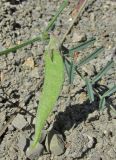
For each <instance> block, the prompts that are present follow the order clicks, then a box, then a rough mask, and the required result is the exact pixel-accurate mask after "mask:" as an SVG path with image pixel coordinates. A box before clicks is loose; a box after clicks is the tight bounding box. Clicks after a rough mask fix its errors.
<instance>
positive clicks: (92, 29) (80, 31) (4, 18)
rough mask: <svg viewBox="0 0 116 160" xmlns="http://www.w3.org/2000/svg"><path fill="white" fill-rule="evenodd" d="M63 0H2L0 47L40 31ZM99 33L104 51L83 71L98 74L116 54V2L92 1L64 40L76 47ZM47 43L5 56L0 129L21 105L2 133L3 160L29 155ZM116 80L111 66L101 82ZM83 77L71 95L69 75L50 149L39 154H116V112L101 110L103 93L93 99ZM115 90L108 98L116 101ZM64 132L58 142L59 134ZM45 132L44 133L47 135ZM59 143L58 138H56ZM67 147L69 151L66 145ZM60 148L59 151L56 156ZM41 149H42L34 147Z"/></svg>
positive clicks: (65, 21) (55, 159) (67, 13)
mask: <svg viewBox="0 0 116 160" xmlns="http://www.w3.org/2000/svg"><path fill="white" fill-rule="evenodd" d="M61 2H62V0H59V1H58V0H52V1H50V0H41V1H40V0H1V1H0V50H2V49H5V48H8V47H11V46H13V45H14V44H20V43H21V42H22V41H24V40H27V39H29V38H32V37H35V36H37V35H38V34H39V33H40V32H41V31H42V30H43V28H45V27H46V26H47V23H48V21H49V20H50V18H51V17H52V16H53V15H54V14H55V11H56V10H57V8H58V6H59V5H60V4H61ZM76 4H77V0H72V1H71V3H70V5H69V6H68V7H67V8H66V9H65V10H64V12H63V14H62V15H61V16H60V17H59V18H58V20H57V22H56V24H55V32H57V33H59V37H62V35H63V34H64V33H65V31H66V30H67V28H68V26H69V25H70V23H71V22H72V15H71V11H72V10H73V8H74V7H75V5H76ZM93 36H95V37H96V39H97V41H96V42H95V44H94V46H93V47H94V48H96V47H98V46H101V45H103V46H104V47H105V51H104V53H102V54H100V55H99V56H98V58H96V59H95V60H93V61H91V63H89V64H88V65H85V66H83V68H82V70H83V73H87V74H88V75H89V76H94V75H95V71H96V72H99V71H100V70H101V69H102V68H103V67H104V66H105V65H106V63H107V62H108V61H109V60H111V58H113V59H115V52H116V48H115V44H116V2H115V0H96V1H94V2H93V3H92V4H91V5H89V6H88V8H87V9H86V11H85V12H84V14H83V15H82V17H81V19H80V21H79V23H78V24H75V25H74V27H73V29H72V30H71V33H70V34H69V35H68V36H67V39H66V41H65V46H66V47H68V48H69V47H72V46H73V45H75V44H77V43H78V42H79V41H84V40H86V39H89V38H91V37H93ZM44 47H45V44H43V43H39V42H38V43H34V44H32V45H29V46H27V47H25V48H23V49H20V50H18V51H17V52H15V53H10V54H8V55H7V56H1V57H0V80H1V81H0V131H1V130H3V129H2V128H3V127H4V126H5V124H7V122H8V120H9V118H10V117H11V116H12V115H13V113H14V112H15V111H16V109H17V107H22V108H23V109H24V110H22V111H21V112H19V113H18V114H17V115H16V116H15V118H14V120H13V121H12V122H11V123H10V124H9V125H8V126H7V128H6V129H5V130H4V132H3V134H2V135H1V137H0V160H25V159H26V150H27V147H28V146H29V143H30V141H31V140H32V137H33V134H34V124H35V113H36V108H37V104H38V100H39V96H40V93H41V90H42V82H43V76H44V74H43V67H44V64H43V51H44ZM91 51H92V48H88V49H86V50H84V51H83V52H81V53H80V55H79V59H80V58H81V57H83V56H84V55H86V54H88V53H90V52H91ZM115 82H116V68H112V69H111V70H110V71H109V72H108V74H107V75H105V76H103V78H102V79H101V80H100V81H99V84H101V85H104V86H107V87H112V86H113V85H114V84H115ZM83 86H84V83H83V81H82V80H81V79H80V77H79V76H76V77H75V81H74V85H73V86H72V89H71V100H69V91H68V79H67V76H66V78H65V82H64V86H63V90H62V93H61V95H60V97H59V99H58V102H57V104H56V107H55V109H54V111H53V114H52V115H51V116H50V117H49V118H48V124H46V126H45V130H44V132H43V135H44V133H45V132H46V129H47V128H49V129H50V128H54V129H55V130H57V132H58V134H56V133H55V131H54V130H53V132H54V140H53V142H51V144H50V145H51V148H52V149H51V152H52V153H51V154H45V149H44V148H47V144H45V146H43V145H41V146H40V147H39V150H38V153H39V152H41V151H40V148H41V150H43V149H44V151H43V152H44V155H42V156H41V157H39V158H36V159H38V160H74V159H75V160H78V159H79V160H115V159H116V115H115V114H114V113H113V111H112V110H109V107H108V108H107V109H105V110H104V111H103V113H102V114H101V113H100V112H99V110H98V98H97V97H96V99H95V102H94V103H92V104H90V103H89V101H88V98H87V94H86V90H85V89H84V88H83ZM115 95H116V94H114V95H112V96H111V97H110V99H108V101H110V102H112V105H113V106H115V105H116V100H115ZM58 135H59V136H60V138H61V135H62V136H63V141H62V142H58V137H57V136H58ZM43 138H44V136H43ZM57 143H58V144H57ZM64 148H65V151H64ZM58 154H61V155H60V156H57V155H58ZM35 155H37V153H35Z"/></svg>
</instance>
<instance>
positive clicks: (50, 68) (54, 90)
mask: <svg viewBox="0 0 116 160" xmlns="http://www.w3.org/2000/svg"><path fill="white" fill-rule="evenodd" d="M51 56H52V57H51ZM44 62H45V77H44V84H43V90H42V94H41V96H40V101H39V106H38V109H37V114H36V124H35V137H34V141H33V143H32V146H31V147H32V148H34V147H35V146H36V144H37V143H38V141H39V140H40V138H41V131H42V129H43V127H44V125H45V123H46V120H47V118H48V116H49V115H50V113H51V111H52V110H53V107H54V105H55V103H56V101H57V98H58V96H59V94H60V91H61V89H62V84H63V81H64V64H63V60H62V56H61V54H60V51H59V49H58V42H57V39H56V37H55V36H53V35H52V36H51V37H50V42H49V45H48V48H47V49H46V51H45V53H44Z"/></svg>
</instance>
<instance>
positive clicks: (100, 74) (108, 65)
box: [92, 61, 114, 84]
mask: <svg viewBox="0 0 116 160" xmlns="http://www.w3.org/2000/svg"><path fill="white" fill-rule="evenodd" d="M113 64H114V62H113V61H110V62H108V63H107V65H106V66H105V67H104V68H103V69H102V70H101V71H100V72H99V73H98V74H97V75H96V76H95V77H94V78H93V79H92V84H94V83H95V82H96V81H98V80H99V79H100V78H101V77H102V76H103V75H104V74H106V73H107V72H108V70H109V69H111V68H112V66H113Z"/></svg>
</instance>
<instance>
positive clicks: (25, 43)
mask: <svg viewBox="0 0 116 160" xmlns="http://www.w3.org/2000/svg"><path fill="white" fill-rule="evenodd" d="M41 40H42V39H41V36H39V37H36V38H33V39H31V40H28V41H26V42H24V43H22V44H19V45H15V46H14V47H11V48H8V49H6V50H3V51H1V52H0V56H2V55H4V54H8V53H10V52H14V51H16V50H17V49H20V48H22V47H25V46H27V45H29V44H32V43H34V42H36V41H41Z"/></svg>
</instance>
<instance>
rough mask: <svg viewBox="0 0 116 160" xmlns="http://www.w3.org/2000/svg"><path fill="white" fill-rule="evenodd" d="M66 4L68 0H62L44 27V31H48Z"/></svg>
mask: <svg viewBox="0 0 116 160" xmlns="http://www.w3.org/2000/svg"><path fill="white" fill-rule="evenodd" d="M67 5H68V0H64V1H63V3H62V4H61V5H60V7H59V9H58V11H57V12H56V14H55V16H54V17H53V18H52V19H51V21H50V22H49V23H48V26H47V28H46V29H45V31H49V30H50V29H51V28H52V27H53V25H54V22H55V21H56V20H57V18H58V16H59V15H60V13H61V12H62V11H63V10H64V8H65V7H66V6H67Z"/></svg>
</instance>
